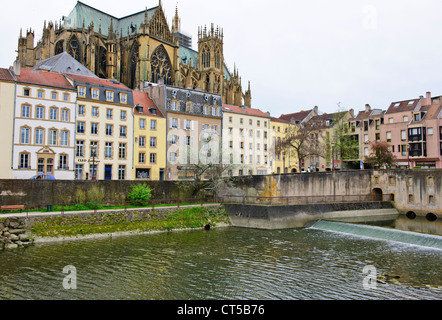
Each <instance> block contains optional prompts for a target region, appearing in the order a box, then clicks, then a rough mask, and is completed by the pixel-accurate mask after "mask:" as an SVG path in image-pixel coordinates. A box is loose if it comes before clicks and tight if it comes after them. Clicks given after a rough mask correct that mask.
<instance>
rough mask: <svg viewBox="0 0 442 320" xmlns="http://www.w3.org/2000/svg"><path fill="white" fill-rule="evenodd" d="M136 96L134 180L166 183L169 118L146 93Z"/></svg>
mask: <svg viewBox="0 0 442 320" xmlns="http://www.w3.org/2000/svg"><path fill="white" fill-rule="evenodd" d="M133 96H134V104H135V106H134V108H133V114H134V153H133V156H134V159H133V162H134V170H133V180H160V181H162V180H164V179H165V173H166V137H167V134H166V131H167V130H166V119H165V118H164V117H163V114H162V113H161V111H160V110H159V109H158V108H157V106H156V105H155V103H154V101H153V100H152V99H150V98H149V95H148V94H147V93H146V92H140V91H133Z"/></svg>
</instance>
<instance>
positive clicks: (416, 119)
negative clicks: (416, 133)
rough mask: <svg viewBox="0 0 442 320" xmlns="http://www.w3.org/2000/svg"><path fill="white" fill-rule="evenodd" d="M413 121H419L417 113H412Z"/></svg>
mask: <svg viewBox="0 0 442 320" xmlns="http://www.w3.org/2000/svg"><path fill="white" fill-rule="evenodd" d="M413 118H414V121H419V113H415V114H414V115H413Z"/></svg>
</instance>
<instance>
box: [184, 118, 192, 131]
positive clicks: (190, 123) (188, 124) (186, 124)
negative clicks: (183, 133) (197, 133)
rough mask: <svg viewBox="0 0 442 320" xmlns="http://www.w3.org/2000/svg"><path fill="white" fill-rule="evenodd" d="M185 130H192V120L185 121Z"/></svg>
mask: <svg viewBox="0 0 442 320" xmlns="http://www.w3.org/2000/svg"><path fill="white" fill-rule="evenodd" d="M184 129H186V130H190V129H192V121H191V120H184Z"/></svg>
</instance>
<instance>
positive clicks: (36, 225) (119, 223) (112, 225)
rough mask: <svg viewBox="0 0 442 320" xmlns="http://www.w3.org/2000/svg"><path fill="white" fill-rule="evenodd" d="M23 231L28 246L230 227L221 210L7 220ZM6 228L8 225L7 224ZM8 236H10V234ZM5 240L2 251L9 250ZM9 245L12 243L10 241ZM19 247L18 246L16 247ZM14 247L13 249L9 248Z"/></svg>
mask: <svg viewBox="0 0 442 320" xmlns="http://www.w3.org/2000/svg"><path fill="white" fill-rule="evenodd" d="M8 219H15V221H18V222H17V223H18V224H17V225H20V228H21V229H24V228H25V229H26V231H27V232H26V233H27V235H28V237H29V238H30V239H31V242H32V243H34V244H35V243H48V242H59V241H74V240H88V239H100V238H109V237H119V236H129V235H141V234H152V233H159V232H175V231H180V230H195V229H203V228H213V227H223V226H228V225H230V220H229V217H228V215H227V213H226V211H225V209H224V207H223V206H220V205H212V206H199V207H195V206H191V207H184V208H159V209H156V210H152V209H150V208H145V209H143V208H141V209H137V210H126V211H107V212H97V213H94V212H81V213H76V214H72V213H71V214H67V215H65V214H64V215H36V216H27V217H24V218H18V217H15V218H7V219H4V221H8ZM8 225H9V224H8ZM7 231H10V232H9V233H11V234H13V232H14V231H13V230H7ZM9 242H10V241H9V239H6V240H5V242H4V244H5V247H11V246H9V245H8V244H10V243H9ZM11 242H12V241H11ZM19 246H20V245H19ZM13 247H15V246H13Z"/></svg>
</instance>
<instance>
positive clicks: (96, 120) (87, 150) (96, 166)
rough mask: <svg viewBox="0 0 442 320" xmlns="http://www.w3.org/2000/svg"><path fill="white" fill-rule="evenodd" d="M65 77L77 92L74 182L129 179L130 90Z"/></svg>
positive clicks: (109, 82) (113, 83)
mask: <svg viewBox="0 0 442 320" xmlns="http://www.w3.org/2000/svg"><path fill="white" fill-rule="evenodd" d="M65 76H66V79H68V80H69V81H70V83H71V84H72V86H73V87H74V88H75V90H76V92H77V93H78V98H77V112H76V113H77V114H76V131H75V134H76V136H75V179H77V180H83V179H86V180H91V179H92V180H130V179H132V177H133V174H132V167H133V166H132V159H133V141H134V139H133V132H134V129H133V112H132V108H133V107H134V100H133V93H132V90H131V89H129V88H127V87H126V86H124V85H123V84H121V83H119V82H118V81H114V80H106V79H99V78H96V77H87V76H80V75H75V74H65Z"/></svg>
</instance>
